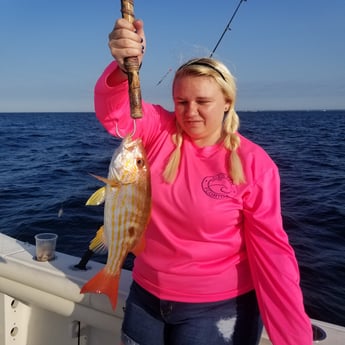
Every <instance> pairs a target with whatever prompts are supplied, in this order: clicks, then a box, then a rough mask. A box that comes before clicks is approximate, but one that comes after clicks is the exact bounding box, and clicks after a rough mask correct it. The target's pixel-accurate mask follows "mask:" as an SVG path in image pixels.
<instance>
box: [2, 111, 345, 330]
mask: <svg viewBox="0 0 345 345" xmlns="http://www.w3.org/2000/svg"><path fill="white" fill-rule="evenodd" d="M239 115H240V118H241V128H240V131H241V133H242V134H243V135H245V136H247V137H248V138H249V139H252V140H253V141H255V142H257V143H258V144H260V145H262V146H263V147H264V148H265V149H266V150H267V151H268V152H269V154H270V155H271V156H272V158H273V159H274V160H275V161H276V163H277V165H278V166H279V168H280V174H281V183H282V213H283V220H284V225H285V229H286V231H287V233H288V234H289V238H290V241H291V244H292V246H293V247H294V249H295V251H296V255H297V258H298V261H299V265H300V270H301V286H302V290H303V294H304V298H305V305H306V310H307V312H308V314H309V316H310V317H312V318H316V319H319V320H324V321H327V322H332V323H336V324H340V325H343V326H345V206H344V205H345V158H344V153H345V111H332V112H330V111H325V112H324V111H320V112H314V111H310V112H298V111H296V112H240V113H239ZM117 145H118V140H117V139H115V138H112V137H111V136H110V135H108V134H107V133H106V132H105V130H104V129H103V128H102V127H101V125H100V124H99V123H98V122H97V120H96V118H95V116H94V114H93V113H85V114H84V113H63V114H56V113H47V114H33V113H28V114H0V147H1V150H0V163H1V164H0V232H3V233H5V234H8V235H10V236H12V237H15V238H17V239H19V240H22V241H27V242H29V243H32V244H33V243H34V240H33V236H34V235H35V234H36V233H38V232H42V231H53V232H56V233H57V234H58V235H59V240H58V246H57V250H59V251H63V252H65V253H68V254H72V255H76V256H79V257H80V256H81V255H82V254H83V253H84V251H85V250H86V249H87V246H88V242H89V240H90V239H91V238H92V237H93V235H94V233H95V231H96V230H97V228H98V227H99V226H100V225H101V224H102V217H103V209H102V207H90V206H88V207H87V206H85V201H86V200H87V199H88V197H89V196H90V195H91V194H92V193H93V192H94V191H95V190H96V189H97V188H99V187H100V182H99V181H97V180H96V179H95V178H93V177H92V176H91V175H90V173H92V174H98V175H102V176H104V175H105V174H106V173H107V169H108V164H109V160H110V158H111V155H112V153H113V151H114V148H115V147H116V146H117ZM96 259H97V260H100V261H102V260H104V257H96ZM76 263H77V262H76Z"/></svg>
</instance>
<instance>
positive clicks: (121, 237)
mask: <svg viewBox="0 0 345 345" xmlns="http://www.w3.org/2000/svg"><path fill="white" fill-rule="evenodd" d="M95 177H96V178H97V179H99V180H100V181H103V182H104V183H105V184H106V186H104V187H102V188H100V189H98V190H97V191H96V192H95V193H94V194H92V196H91V197H90V198H89V199H88V201H87V202H86V205H100V204H102V203H103V202H104V225H103V226H101V227H100V229H99V230H98V231H97V234H96V237H95V238H94V239H93V240H92V241H91V243H90V246H89V249H90V250H91V251H93V252H96V253H97V252H102V251H103V252H104V249H105V248H106V249H107V250H108V257H107V262H106V264H105V267H104V268H103V269H102V270H101V271H100V272H98V273H97V274H96V275H95V276H94V277H93V278H91V279H90V280H89V281H88V282H87V283H86V284H85V285H84V286H83V287H82V288H81V290H80V292H81V293H88V292H91V293H99V294H106V295H107V296H108V297H109V299H110V302H111V304H112V307H113V309H115V307H116V304H117V295H118V288H119V280H120V274H121V268H122V264H123V262H124V260H125V258H126V256H127V254H128V253H129V252H133V253H134V254H136V255H138V254H139V253H140V252H141V251H142V250H143V249H144V245H145V244H144V239H143V236H144V232H145V229H146V226H147V223H148V221H149V218H150V213H151V182H150V168H149V165H148V162H147V157H146V153H145V149H144V147H143V144H142V141H141V139H135V140H133V139H132V138H131V136H127V137H125V138H124V139H123V140H122V143H121V145H120V146H119V147H118V149H117V150H116V151H115V152H114V154H113V157H112V159H111V162H110V165H109V172H108V177H107V178H103V177H100V176H95Z"/></svg>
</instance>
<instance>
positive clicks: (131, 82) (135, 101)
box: [121, 0, 143, 119]
mask: <svg viewBox="0 0 345 345" xmlns="http://www.w3.org/2000/svg"><path fill="white" fill-rule="evenodd" d="M121 13H122V18H124V19H126V20H128V21H129V22H130V23H133V22H134V19H135V17H134V0H121ZM124 65H125V68H126V71H127V73H128V86H129V87H128V91H129V102H130V108H131V117H132V118H133V119H138V118H141V117H142V116H143V112H142V107H141V89H140V80H139V60H138V57H137V56H131V57H127V58H125V61H124Z"/></svg>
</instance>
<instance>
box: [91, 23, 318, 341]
mask: <svg viewBox="0 0 345 345" xmlns="http://www.w3.org/2000/svg"><path fill="white" fill-rule="evenodd" d="M144 46H145V35H144V29H143V23H142V21H135V22H134V24H129V23H128V22H127V21H125V20H123V19H119V20H118V21H117V22H116V25H115V28H114V30H113V31H112V32H111V34H110V35H109V47H110V50H111V54H112V56H113V57H114V58H115V61H113V62H112V63H111V64H110V65H109V66H108V67H107V68H106V70H105V71H104V73H103V74H102V76H101V77H100V79H99V80H98V82H97V85H96V88H95V109H96V114H97V117H98V118H99V120H100V122H101V123H102V124H103V126H104V127H105V128H106V129H107V130H108V131H109V132H110V133H111V134H112V135H118V133H123V134H127V133H131V132H132V128H133V122H132V119H131V118H130V116H129V100H128V84H127V75H126V73H125V67H124V59H125V58H126V57H128V56H138V59H139V63H141V62H142V59H143V53H144ZM173 99H174V104H175V110H174V112H168V111H167V110H165V109H164V108H162V107H160V106H158V105H152V104H148V103H145V102H143V113H144V116H143V118H142V119H139V120H136V131H135V134H134V136H135V137H141V138H142V140H143V142H144V145H145V149H146V151H147V155H148V160H149V163H150V168H151V182H152V215H151V220H150V223H149V225H148V228H147V230H146V235H145V236H146V238H145V239H146V248H145V250H144V252H143V253H142V254H140V255H139V256H138V257H137V258H136V260H135V266H134V270H133V280H134V282H133V284H132V287H131V291H130V295H129V297H128V300H127V302H126V312H125V318H124V322H123V327H122V331H123V334H122V342H123V344H140V345H163V344H169V345H196V344H198V345H204V344H205V345H206V344H207V345H209V344H214V345H222V344H233V345H254V344H258V343H259V339H260V334H261V329H262V326H261V318H262V320H263V323H264V325H265V327H266V329H267V332H268V334H269V337H270V339H271V341H272V343H273V344H274V345H310V344H311V343H312V331H311V325H310V321H309V318H308V317H307V315H306V314H305V311H304V307H303V298H302V293H301V290H300V287H299V272H298V266H297V262H296V258H295V255H294V252H293V250H292V248H291V246H290V245H289V243H288V238H287V235H286V233H285V232H284V230H283V227H282V218H281V210H280V185H279V174H278V170H277V167H276V165H275V164H274V162H273V161H272V160H271V159H270V157H269V156H268V155H267V153H266V152H265V151H264V150H263V149H262V148H260V147H259V146H258V145H256V144H254V143H252V142H251V141H249V140H248V139H246V138H244V137H243V136H241V135H240V134H239V133H238V131H237V130H238V126H239V119H238V116H237V114H236V112H235V101H236V85H235V81H234V78H233V76H232V75H231V74H230V72H229V71H228V69H227V68H226V67H225V66H224V65H223V64H222V63H220V62H219V61H216V60H214V59H210V58H201V59H193V60H190V61H188V62H187V63H185V64H184V65H182V66H181V67H180V68H179V69H178V70H177V72H176V74H175V78H174V82H173ZM259 310H260V312H259ZM260 315H261V318H260Z"/></svg>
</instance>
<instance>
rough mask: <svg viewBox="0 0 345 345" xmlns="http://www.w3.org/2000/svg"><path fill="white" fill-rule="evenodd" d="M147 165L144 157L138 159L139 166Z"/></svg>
mask: <svg viewBox="0 0 345 345" xmlns="http://www.w3.org/2000/svg"><path fill="white" fill-rule="evenodd" d="M144 165H145V161H144V160H143V159H142V158H138V159H137V167H138V168H142V167H143V166H144Z"/></svg>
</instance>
